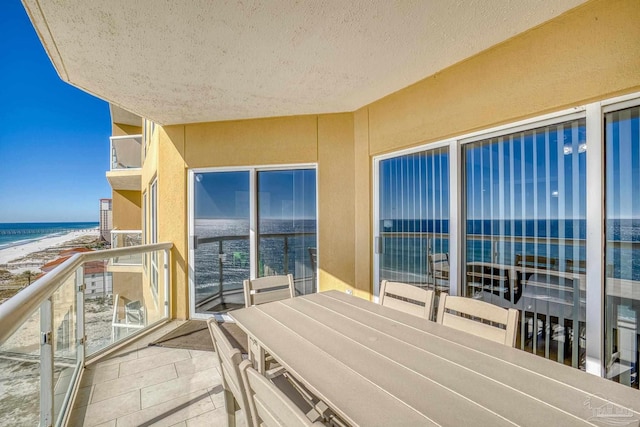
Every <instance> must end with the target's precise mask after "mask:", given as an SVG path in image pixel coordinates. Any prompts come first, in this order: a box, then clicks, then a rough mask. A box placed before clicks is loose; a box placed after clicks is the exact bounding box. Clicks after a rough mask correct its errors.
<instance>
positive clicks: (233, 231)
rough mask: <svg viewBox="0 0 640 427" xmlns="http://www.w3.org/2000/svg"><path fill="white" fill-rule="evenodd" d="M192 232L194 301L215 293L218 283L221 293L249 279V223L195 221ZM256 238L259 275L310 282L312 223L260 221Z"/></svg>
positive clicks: (230, 220) (308, 220)
mask: <svg viewBox="0 0 640 427" xmlns="http://www.w3.org/2000/svg"><path fill="white" fill-rule="evenodd" d="M195 232H196V236H197V238H198V242H199V243H198V247H197V249H196V250H195V265H194V272H195V279H196V301H200V300H202V299H206V298H207V297H208V296H209V295H211V294H213V293H215V292H216V291H217V290H218V289H219V285H220V283H222V284H223V287H224V289H225V290H232V289H241V288H242V281H243V280H245V279H247V278H249V277H250V266H249V258H250V255H249V253H250V248H249V221H248V220H233V219H197V220H196V224H195ZM258 235H259V238H258V244H259V249H258V273H259V275H260V276H262V275H270V274H285V272H287V273H292V274H293V275H294V276H295V277H296V278H297V279H299V278H308V279H309V281H311V278H312V276H313V270H312V268H311V258H310V253H309V248H315V247H316V221H315V220H310V219H303V220H273V219H267V220H262V221H260V224H259V232H258ZM285 237H286V239H285ZM285 245H286V249H285ZM285 254H286V255H285Z"/></svg>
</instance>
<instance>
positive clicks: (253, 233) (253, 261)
mask: <svg viewBox="0 0 640 427" xmlns="http://www.w3.org/2000/svg"><path fill="white" fill-rule="evenodd" d="M257 179H258V172H257V171H256V170H255V169H250V170H249V278H250V279H251V280H253V279H255V278H257V277H258V249H259V248H258V197H259V195H258V183H257Z"/></svg>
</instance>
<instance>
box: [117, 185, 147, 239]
mask: <svg viewBox="0 0 640 427" xmlns="http://www.w3.org/2000/svg"><path fill="white" fill-rule="evenodd" d="M112 200H113V202H112V205H111V209H112V211H113V228H114V229H117V230H140V229H141V227H142V214H141V212H142V211H141V209H142V199H141V193H140V192H139V191H125V190H117V191H116V190H114V191H113V193H112Z"/></svg>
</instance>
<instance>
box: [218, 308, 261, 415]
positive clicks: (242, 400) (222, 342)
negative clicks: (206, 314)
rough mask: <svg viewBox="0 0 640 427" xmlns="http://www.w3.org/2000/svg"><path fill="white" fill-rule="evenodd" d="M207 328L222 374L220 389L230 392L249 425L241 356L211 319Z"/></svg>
mask: <svg viewBox="0 0 640 427" xmlns="http://www.w3.org/2000/svg"><path fill="white" fill-rule="evenodd" d="M207 323H208V326H209V333H210V334H211V339H212V340H213V346H214V348H215V351H216V355H217V356H218V362H219V363H220V372H221V373H222V387H223V388H224V389H225V390H226V391H229V392H231V394H232V395H233V397H234V398H235V399H236V402H238V405H239V406H240V407H241V408H242V410H243V411H244V413H245V415H246V417H247V423H248V424H250V423H251V415H250V411H249V402H248V400H247V394H246V392H245V389H244V383H243V382H242V378H241V376H240V363H241V362H242V354H241V353H240V350H238V349H237V348H234V347H233V346H232V345H231V343H230V342H229V340H228V339H227V337H226V336H225V335H224V333H223V332H222V329H220V326H218V322H217V321H216V320H215V318H213V319H209V321H208V322H207Z"/></svg>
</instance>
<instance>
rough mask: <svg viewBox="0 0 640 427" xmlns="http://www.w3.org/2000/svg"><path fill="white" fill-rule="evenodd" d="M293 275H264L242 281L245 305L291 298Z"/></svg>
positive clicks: (292, 293)
mask: <svg viewBox="0 0 640 427" xmlns="http://www.w3.org/2000/svg"><path fill="white" fill-rule="evenodd" d="M294 295H295V290H294V286H293V275H291V274H287V275H286V276H265V277H260V278H258V279H252V280H245V281H244V303H245V307H251V306H252V305H260V304H265V303H268V302H273V301H280V300H283V299H287V298H293V297H294Z"/></svg>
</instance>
